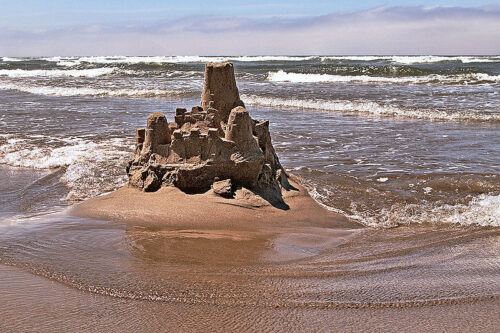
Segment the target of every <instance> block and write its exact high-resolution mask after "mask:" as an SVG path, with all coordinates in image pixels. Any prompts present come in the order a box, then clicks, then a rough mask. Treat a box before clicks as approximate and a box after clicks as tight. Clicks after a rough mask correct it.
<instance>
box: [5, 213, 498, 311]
mask: <svg viewBox="0 0 500 333" xmlns="http://www.w3.org/2000/svg"><path fill="white" fill-rule="evenodd" d="M499 236H500V233H499V231H498V230H496V229H484V228H477V227H476V228H465V229H463V228H453V227H442V228H437V227H431V226H426V227H424V226H422V227H411V228H410V227H400V228H396V229H390V230H374V229H353V230H350V229H337V228H319V227H313V226H311V227H302V228H297V227H294V228H290V227H287V226H286V225H284V226H282V227H272V228H271V227H269V228H264V229H262V228H260V229H255V230H251V229H250V230H245V231H242V230H182V229H180V230H179V228H178V229H175V230H173V229H162V228H155V229H152V230H150V229H146V228H143V227H136V228H130V227H128V228H127V227H125V226H123V225H121V224H119V223H108V222H101V221H95V220H88V219H82V218H76V217H71V216H68V215H66V214H64V213H56V214H49V215H46V216H37V217H33V218H31V219H26V220H25V221H24V222H23V223H13V224H11V225H8V226H5V225H4V226H3V227H2V228H1V232H0V244H1V245H0V263H2V264H6V265H10V266H16V267H19V268H21V269H23V270H26V271H28V272H31V273H33V274H35V275H40V276H43V277H46V278H49V279H52V280H55V281H58V282H61V283H63V284H66V285H68V286H71V287H74V288H77V289H80V290H85V291H88V292H92V293H96V294H102V295H107V296H112V297H120V298H128V299H135V300H150V301H156V302H180V303H188V304H212V305H228V306H229V305H231V306H233V305H259V306H270V307H287V308H288V307H292V308H293V307H306V308H328V307H334V308H338V307H384V306H416V305H431V304H441V303H455V302H468V301H473V300H482V299H492V298H493V299H494V298H496V297H497V296H498V295H499V294H500V280H499V279H498V275H499V274H500V263H499V262H498V255H499V253H500V242H499V240H500V237H499Z"/></svg>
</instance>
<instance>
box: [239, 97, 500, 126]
mask: <svg viewBox="0 0 500 333" xmlns="http://www.w3.org/2000/svg"><path fill="white" fill-rule="evenodd" d="M241 98H242V100H243V101H244V102H245V103H246V104H249V105H261V106H269V107H284V108H287V107H290V108H301V109H311V110H319V111H335V112H343V113H359V114H366V115H372V116H378V117H397V118H410V119H422V120H452V121H493V122H497V121H500V114H498V113H493V114H492V113H479V112H470V111H468V112H458V111H454V112H446V111H441V110H425V109H410V108H402V107H397V106H392V105H382V104H378V103H375V102H354V101H346V100H312V99H286V98H276V97H261V96H255V95H242V96H241Z"/></svg>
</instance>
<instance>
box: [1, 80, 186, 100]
mask: <svg viewBox="0 0 500 333" xmlns="http://www.w3.org/2000/svg"><path fill="white" fill-rule="evenodd" d="M0 89H2V90H17V91H22V92H26V93H30V94H35V95H45V96H94V97H104V96H110V97H166V96H176V95H181V94H183V93H185V92H186V91H185V90H166V89H98V88H84V87H79V88H77V87H51V86H43V87H40V86H32V85H25V84H17V83H0Z"/></svg>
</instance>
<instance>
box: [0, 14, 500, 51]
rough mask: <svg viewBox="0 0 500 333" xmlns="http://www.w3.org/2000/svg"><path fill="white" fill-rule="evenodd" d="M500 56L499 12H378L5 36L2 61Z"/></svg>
mask: <svg viewBox="0 0 500 333" xmlns="http://www.w3.org/2000/svg"><path fill="white" fill-rule="evenodd" d="M116 54H126V55H181V54H182V55H257V54H260V55H262V54H297V55H299V54H500V6H495V5H491V6H485V7H477V8H462V7H442V6H435V7H429V8H424V7H389V8H387V7H378V8H373V9H369V10H364V11H356V12H341V13H333V14H329V15H323V16H314V17H300V18H286V17H277V18H263V19H256V18H242V17H200V16H197V17H185V18H182V19H179V20H175V21H170V22H164V23H157V24H152V25H149V26H146V25H128V26H127V25H124V26H106V25H91V26H75V27H68V28H66V29H58V30H50V31H37V32H35V31H34V32H18V31H9V30H5V29H4V30H2V31H1V32H0V55H3V56H38V55H116Z"/></svg>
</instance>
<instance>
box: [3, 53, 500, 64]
mask: <svg viewBox="0 0 500 333" xmlns="http://www.w3.org/2000/svg"><path fill="white" fill-rule="evenodd" d="M1 60H2V61H4V62H21V61H34V60H35V61H36V60H44V61H48V62H56V63H57V64H58V65H59V66H75V65H79V64H81V63H83V62H86V63H95V64H113V63H123V64H127V63H128V64H134V63H136V64H137V63H204V62H210V61H218V62H220V61H234V62H270V61H311V60H318V61H321V62H332V61H360V62H374V61H384V62H391V63H397V64H406V65H409V64H425V63H437V62H461V63H464V64H468V63H488V62H500V56H498V55H492V56H435V55H419V56H395V55H394V56H388V55H380V56H377V55H368V56H353V55H345V56H321V55H309V56H296V55H295V56H294V55H288V56H286V55H280V56H278V55H274V56H273V55H260V56H181V55H179V56H90V57H89V56H86V57H85V56H83V57H80V56H72V57H61V56H55V57H41V58H15V57H3V58H1Z"/></svg>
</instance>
